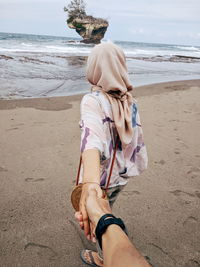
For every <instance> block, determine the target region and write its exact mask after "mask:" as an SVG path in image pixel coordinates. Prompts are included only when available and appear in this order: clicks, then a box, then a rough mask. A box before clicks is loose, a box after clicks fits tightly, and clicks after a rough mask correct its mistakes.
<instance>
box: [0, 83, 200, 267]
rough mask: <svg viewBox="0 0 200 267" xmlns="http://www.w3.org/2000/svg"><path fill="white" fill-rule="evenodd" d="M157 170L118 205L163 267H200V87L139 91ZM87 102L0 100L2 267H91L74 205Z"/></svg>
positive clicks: (133, 234)
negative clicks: (82, 117)
mask: <svg viewBox="0 0 200 267" xmlns="http://www.w3.org/2000/svg"><path fill="white" fill-rule="evenodd" d="M134 94H135V95H136V96H137V98H138V105H139V109H140V115H141V119H142V123H143V130H144V136H145V141H146V145H147V149H148V154H149V167H148V170H147V171H145V172H144V173H143V174H142V175H141V176H139V177H136V178H134V179H131V180H130V181H129V184H128V185H127V187H126V188H125V190H124V192H123V193H122V194H121V195H120V197H119V199H118V200H117V202H116V204H115V206H114V213H115V214H116V215H118V216H121V217H122V218H123V219H124V221H125V223H126V224H127V227H128V230H129V234H130V238H131V240H133V241H134V243H135V244H136V246H137V247H138V248H139V249H140V250H141V251H142V253H143V254H145V255H148V257H149V258H150V259H151V260H152V262H153V263H154V266H155V267H197V266H200V231H199V229H200V136H199V132H200V80H194V81H180V82H170V83H164V84H156V85H149V86H143V87H138V88H136V89H135V92H134ZM80 99H81V96H80V95H79V96H70V97H55V98H42V99H23V100H0V137H1V138H0V151H1V156H0V178H1V186H0V214H1V216H0V233H1V237H0V239H1V241H0V266H6V267H7V266H12V267H14V266H23V267H27V266H34V267H35V266H42V267H43V266H48V267H49V266H54V267H55V266H59V267H61V266H70V267H77V266H86V265H84V264H83V263H82V262H81V260H80V257H79V251H80V250H81V249H82V248H84V247H87V248H88V247H90V248H91V247H92V245H90V244H88V242H87V241H86V240H85V239H84V237H83V234H82V233H81V231H80V230H79V228H78V226H77V224H76V222H75V220H74V217H73V210H72V207H71V204H70V191H71V188H72V186H73V184H74V179H75V176H76V169H77V165H78V159H79V137H80V132H79V127H78V121H79V104H80Z"/></svg>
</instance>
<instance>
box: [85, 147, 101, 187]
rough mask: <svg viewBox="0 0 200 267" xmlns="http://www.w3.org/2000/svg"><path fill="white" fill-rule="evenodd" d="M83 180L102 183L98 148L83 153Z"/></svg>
mask: <svg viewBox="0 0 200 267" xmlns="http://www.w3.org/2000/svg"><path fill="white" fill-rule="evenodd" d="M82 161H83V182H95V183H98V184H99V183H100V153H99V150H97V149H88V150H86V151H84V152H83V154H82Z"/></svg>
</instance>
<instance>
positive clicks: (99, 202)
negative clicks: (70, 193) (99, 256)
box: [75, 190, 150, 267]
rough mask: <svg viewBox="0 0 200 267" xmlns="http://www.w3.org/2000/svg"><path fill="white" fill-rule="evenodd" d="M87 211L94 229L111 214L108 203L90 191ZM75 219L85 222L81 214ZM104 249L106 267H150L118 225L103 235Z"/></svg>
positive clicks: (112, 226)
mask: <svg viewBox="0 0 200 267" xmlns="http://www.w3.org/2000/svg"><path fill="white" fill-rule="evenodd" d="M86 209H87V212H88V216H89V219H90V221H91V223H92V224H93V227H94V229H95V228H96V226H97V224H98V221H99V219H100V218H101V217H102V216H103V215H105V214H108V213H111V209H110V206H109V203H108V201H107V200H104V199H102V198H98V196H97V192H96V191H95V190H90V192H89V193H88V195H87V200H86ZM75 217H76V218H77V219H78V221H79V222H80V221H82V220H83V217H82V215H81V213H80V212H77V213H76V214H75ZM102 248H103V255H104V266H105V267H113V266H115V267H121V266H126V267H134V266H135V267H150V265H149V264H148V263H147V261H146V260H145V259H144V257H143V256H142V255H141V254H140V253H139V251H138V250H137V249H136V247H135V246H134V245H133V244H132V243H131V241H130V240H129V238H128V237H127V235H126V234H125V233H124V232H123V230H122V229H121V228H120V227H119V226H118V225H115V224H111V225H109V226H108V228H107V230H106V232H105V233H104V234H103V235H102Z"/></svg>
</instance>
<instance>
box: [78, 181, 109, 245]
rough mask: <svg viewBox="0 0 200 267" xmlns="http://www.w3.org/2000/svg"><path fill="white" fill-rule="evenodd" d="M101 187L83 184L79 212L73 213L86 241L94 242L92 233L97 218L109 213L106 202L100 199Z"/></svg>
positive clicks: (93, 184) (101, 194)
mask: <svg viewBox="0 0 200 267" xmlns="http://www.w3.org/2000/svg"><path fill="white" fill-rule="evenodd" d="M102 196H103V192H102V190H101V187H100V186H99V185H98V184H95V183H85V184H84V185H83V188H82V194H81V199H80V204H79V207H80V208H79V211H78V212H76V213H75V218H76V219H77V220H78V222H79V225H80V227H81V228H82V229H83V230H84V233H85V235H86V237H87V239H88V240H91V241H93V242H95V241H96V240H95V235H94V231H95V228H96V225H97V222H98V220H99V218H100V217H101V216H102V215H103V214H105V213H108V212H109V211H110V207H109V203H108V201H107V200H104V199H102Z"/></svg>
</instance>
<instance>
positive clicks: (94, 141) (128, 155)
mask: <svg viewBox="0 0 200 267" xmlns="http://www.w3.org/2000/svg"><path fill="white" fill-rule="evenodd" d="M79 125H80V128H81V153H83V152H84V151H85V150H87V149H98V150H99V152H100V163H101V180H100V184H101V186H102V187H104V186H105V185H106V182H107V178H108V176H109V171H110V167H111V161H112V157H113V152H114V149H115V142H116V137H117V131H116V127H115V124H114V121H113V114H112V109H111V105H110V102H109V100H108V98H107V97H106V95H105V94H104V93H102V92H99V91H96V92H91V93H88V94H86V95H85V96H84V97H83V98H82V101H81V121H80V123H79ZM132 126H133V128H134V134H133V138H132V142H131V143H130V144H129V145H127V146H126V147H125V148H122V146H121V143H120V142H119V144H118V147H117V152H116V159H115V162H114V167H113V171H112V176H111V179H110V184H109V187H114V186H117V185H125V184H126V183H127V178H128V177H131V176H135V175H139V174H140V173H141V172H142V171H143V170H145V169H146V168H147V162H148V158H147V151H146V146H145V144H144V140H143V132H142V128H141V123H140V117H139V113H138V109H137V104H136V100H134V103H133V105H132ZM81 181H82V171H81V175H80V182H81Z"/></svg>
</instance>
